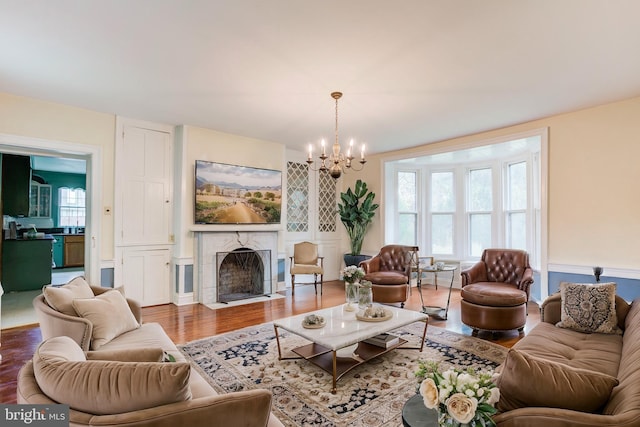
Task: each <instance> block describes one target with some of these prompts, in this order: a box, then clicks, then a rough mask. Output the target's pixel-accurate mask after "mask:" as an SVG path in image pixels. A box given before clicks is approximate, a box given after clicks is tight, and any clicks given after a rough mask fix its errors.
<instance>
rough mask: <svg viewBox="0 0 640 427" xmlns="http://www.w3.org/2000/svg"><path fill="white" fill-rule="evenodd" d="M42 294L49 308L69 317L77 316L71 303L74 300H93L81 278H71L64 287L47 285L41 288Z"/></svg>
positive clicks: (85, 282) (90, 291)
mask: <svg viewBox="0 0 640 427" xmlns="http://www.w3.org/2000/svg"><path fill="white" fill-rule="evenodd" d="M42 294H43V295H44V299H45V301H46V302H47V304H49V307H51V308H53V309H54V310H56V311H59V312H60V313H64V314H68V315H69V316H77V315H78V313H76V310H75V309H74V308H73V304H72V302H73V300H74V299H76V298H93V291H92V290H91V287H90V286H89V284H88V283H87V281H86V280H85V279H84V277H82V276H78V277H75V278H73V279H72V280H71V281H69V282H68V283H67V284H66V285H62V286H52V285H47V286H45V287H44V288H42Z"/></svg>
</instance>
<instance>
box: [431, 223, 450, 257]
mask: <svg viewBox="0 0 640 427" xmlns="http://www.w3.org/2000/svg"><path fill="white" fill-rule="evenodd" d="M431 241H432V243H431V253H434V254H453V215H433V216H432V217H431Z"/></svg>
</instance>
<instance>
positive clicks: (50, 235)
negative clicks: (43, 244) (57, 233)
mask: <svg viewBox="0 0 640 427" xmlns="http://www.w3.org/2000/svg"><path fill="white" fill-rule="evenodd" d="M54 239H55V237H54V236H53V234H45V235H44V236H42V237H36V238H35V239H29V238H27V237H24V236H23V237H19V238H17V239H5V242H6V241H12V242H30V241H33V240H54Z"/></svg>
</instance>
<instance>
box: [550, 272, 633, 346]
mask: <svg viewBox="0 0 640 427" xmlns="http://www.w3.org/2000/svg"><path fill="white" fill-rule="evenodd" d="M560 301H561V314H560V322H558V323H557V324H556V326H558V327H560V328H566V329H573V330H574V331H578V332H586V333H601V334H622V330H621V329H620V328H619V327H618V317H617V315H616V284H615V283H602V284H591V283H567V282H562V283H560Z"/></svg>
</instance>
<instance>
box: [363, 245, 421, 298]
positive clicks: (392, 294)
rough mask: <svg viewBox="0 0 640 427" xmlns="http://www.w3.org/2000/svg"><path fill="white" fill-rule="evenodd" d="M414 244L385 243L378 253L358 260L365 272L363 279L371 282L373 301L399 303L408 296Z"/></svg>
mask: <svg viewBox="0 0 640 427" xmlns="http://www.w3.org/2000/svg"><path fill="white" fill-rule="evenodd" d="M417 251H418V248H417V247H415V246H404V245H387V246H383V247H382V248H381V249H380V253H378V255H376V256H374V257H373V258H370V259H368V260H365V261H362V262H360V267H362V269H363V270H364V272H365V276H364V278H363V280H368V281H370V282H371V283H372V285H373V286H372V291H373V301H375V302H381V303H400V307H404V302H405V301H406V300H407V298H409V279H410V277H411V262H412V259H413V254H414V253H415V252H417Z"/></svg>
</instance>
